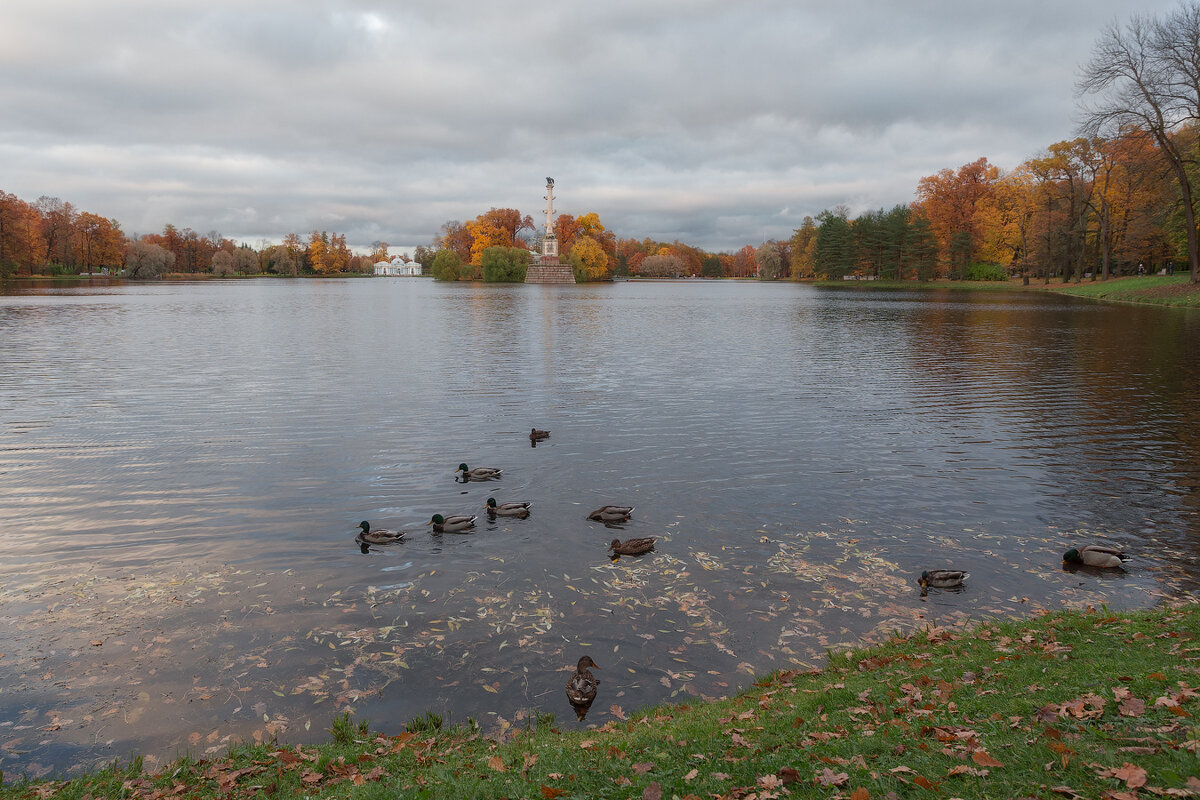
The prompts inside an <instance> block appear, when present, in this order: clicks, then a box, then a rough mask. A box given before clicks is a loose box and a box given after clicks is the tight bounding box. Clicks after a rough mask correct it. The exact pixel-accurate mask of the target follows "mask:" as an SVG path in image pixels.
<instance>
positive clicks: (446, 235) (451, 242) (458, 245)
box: [433, 219, 472, 261]
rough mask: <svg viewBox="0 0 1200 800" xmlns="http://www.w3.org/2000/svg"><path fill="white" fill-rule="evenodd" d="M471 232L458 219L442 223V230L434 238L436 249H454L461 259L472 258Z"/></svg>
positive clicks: (467, 259) (468, 259)
mask: <svg viewBox="0 0 1200 800" xmlns="http://www.w3.org/2000/svg"><path fill="white" fill-rule="evenodd" d="M471 245H472V237H471V232H470V231H469V230H467V227H466V226H465V225H463V224H462V223H461V222H459V221H458V220H453V219H452V220H450V221H448V222H446V223H444V224H443V225H442V232H441V234H439V235H438V236H437V238H436V239H434V243H433V246H434V248H435V250H452V251H453V252H454V253H455V255H457V256H458V258H459V260H460V261H470V260H471Z"/></svg>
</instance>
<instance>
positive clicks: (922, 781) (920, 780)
mask: <svg viewBox="0 0 1200 800" xmlns="http://www.w3.org/2000/svg"><path fill="white" fill-rule="evenodd" d="M913 783H915V784H916V785H917V786H920V787H921V788H922V789H928V790H929V791H931V792H932V791H933V790H934V789H936V788H937V785H936V784H935V783H934V782H933V781H931V780H929V778H926V777H925V776H924V775H918V776H917V777H915V778H913Z"/></svg>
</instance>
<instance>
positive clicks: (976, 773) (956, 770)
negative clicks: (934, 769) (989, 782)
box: [946, 764, 988, 778]
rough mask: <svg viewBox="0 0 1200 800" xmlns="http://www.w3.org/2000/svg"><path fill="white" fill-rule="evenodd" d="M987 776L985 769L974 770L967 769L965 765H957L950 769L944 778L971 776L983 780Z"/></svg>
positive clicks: (971, 768)
mask: <svg viewBox="0 0 1200 800" xmlns="http://www.w3.org/2000/svg"><path fill="white" fill-rule="evenodd" d="M987 774H988V771H987V770H986V769H975V768H974V767H968V766H967V765H966V764H959V765H957V766H954V767H951V768H950V771H949V772H947V773H946V777H948V778H949V777H951V776H953V775H971V776H972V777H975V778H983V777H986V776H987Z"/></svg>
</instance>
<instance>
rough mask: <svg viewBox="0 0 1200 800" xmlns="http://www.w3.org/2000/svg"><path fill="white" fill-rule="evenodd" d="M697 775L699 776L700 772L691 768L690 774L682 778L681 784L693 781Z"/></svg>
mask: <svg viewBox="0 0 1200 800" xmlns="http://www.w3.org/2000/svg"><path fill="white" fill-rule="evenodd" d="M699 774H700V770H698V769H694V768H693V769H692V770H691V771H690V772H688V774H686V775H684V776H683V782H684V783H688V782H689V781H694V780H695V779H696V776H697V775H699Z"/></svg>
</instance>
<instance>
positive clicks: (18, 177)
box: [0, 0, 1175, 250]
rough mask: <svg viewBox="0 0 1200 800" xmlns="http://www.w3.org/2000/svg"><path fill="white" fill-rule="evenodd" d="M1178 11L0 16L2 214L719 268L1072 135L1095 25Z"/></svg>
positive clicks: (643, 7) (97, 8)
mask: <svg viewBox="0 0 1200 800" xmlns="http://www.w3.org/2000/svg"><path fill="white" fill-rule="evenodd" d="M1174 5H1175V3H1174V2H1173V0H1170V1H1168V0H1161V1H1160V0H1148V2H1143V3H1138V4H1136V5H1135V4H1132V3H1129V2H1120V1H1119V0H1092V1H1090V2H1086V1H1085V0H1062V1H1061V2H1057V3H1045V2H1032V0H1018V1H1017V2H1009V3H1006V4H980V3H964V2H941V1H935V0H924V2H921V1H920V0H918V1H917V2H909V3H906V4H904V5H903V6H902V7H901V6H895V7H893V6H892V4H883V3H877V2H875V3H869V2H865V1H864V0H842V1H841V2H837V3H829V2H820V3H817V2H796V1H795V0H743V1H742V2H732V1H728V2H727V1H726V0H687V2H685V1H684V0H616V1H615V2H606V3H602V4H600V3H587V4H585V3H571V2H567V3H562V2H559V3H551V2H547V0H533V2H527V3H520V4H517V3H495V2H490V3H485V2H479V1H478V0H457V1H453V0H449V1H448V0H415V1H410V2H406V3H403V4H397V3H388V2H383V1H382V0H378V1H376V2H368V0H352V1H351V2H336V3H335V2H332V1H330V2H321V1H312V0H309V1H307V2H306V1H305V0H299V1H298V2H296V1H293V2H287V3H284V2H275V1H274V0H271V1H270V2H255V3H252V4H244V3H241V2H233V0H207V1H206V2H198V0H181V1H180V2H176V3H170V4H166V3H160V2H157V0H113V1H112V2H109V3H105V4H96V3H93V2H87V1H85V0H56V2H53V3H46V2H45V1H44V0H8V2H6V3H5V9H4V11H3V12H0V108H3V109H4V123H3V126H2V127H0V163H3V164H5V168H4V169H3V171H2V172H0V189H3V190H5V191H9V192H13V193H15V194H17V195H19V196H21V197H24V198H26V199H30V200H32V199H35V198H36V197H38V196H40V195H43V194H46V195H53V196H58V197H61V198H62V199H64V200H69V201H70V202H72V203H74V204H75V205H76V206H78V207H80V208H83V209H87V210H90V211H94V212H96V213H100V214H104V215H106V216H110V217H113V218H116V219H118V220H119V221H120V222H121V223H122V225H123V227H124V229H125V230H126V231H127V232H137V233H146V232H151V231H157V230H160V229H161V228H162V227H163V225H165V224H166V223H173V224H175V225H177V226H181V227H182V226H190V227H192V228H194V229H196V230H199V231H202V232H208V231H210V230H216V231H219V232H221V233H222V234H224V235H226V236H233V237H237V238H240V239H243V240H246V241H249V242H252V243H258V242H259V241H260V240H264V239H266V240H273V241H274V240H278V239H279V238H280V237H282V236H283V235H284V234H285V233H288V232H291V231H295V232H300V233H303V232H307V231H309V230H312V229H314V228H316V229H327V230H337V231H341V232H345V233H347V235H348V239H349V240H350V241H351V242H352V243H354V244H357V245H360V246H362V245H366V244H369V243H370V242H371V241H375V240H378V239H384V240H387V241H391V242H403V243H405V244H413V243H427V242H429V241H430V240H431V238H432V237H433V236H434V235H435V234H436V232H437V230H438V228H439V227H440V226H441V224H442V223H443V222H445V221H446V220H449V219H460V220H465V219H470V218H472V217H474V216H475V215H477V214H479V213H481V212H482V211H486V210H487V209H488V208H491V207H493V206H494V207H506V206H507V207H515V208H519V209H520V210H521V211H522V212H524V213H530V214H533V215H534V216H535V218H536V216H537V212H538V211H539V210H540V208H541V206H542V201H541V195H542V185H541V184H542V178H543V177H544V176H545V175H547V174H549V175H554V176H555V178H556V179H557V180H558V185H559V197H560V199H559V206H560V207H561V210H563V211H564V212H568V213H576V214H580V213H586V212H589V211H596V212H597V213H599V214H600V217H601V219H602V220H603V221H604V222H605V223H606V224H607V225H608V226H609V227H610V228H612V229H613V230H615V231H616V233H617V234H618V235H620V236H633V237H638V238H642V237H644V236H650V237H653V238H658V239H666V240H671V239H675V238H679V239H682V240H684V241H687V242H690V243H692V244H696V245H699V246H702V247H706V248H709V249H714V250H735V249H737V248H739V247H741V246H742V245H744V244H758V243H759V242H761V241H763V240H764V239H767V238H776V237H786V236H788V235H790V232H791V230H792V229H793V228H795V227H797V226H798V225H799V224H800V221H801V220H802V219H803V217H804V215H806V214H813V215H815V214H816V213H817V212H819V211H821V210H822V209H824V208H829V207H832V206H834V205H836V204H838V203H846V204H848V205H850V206H851V208H852V209H854V210H855V211H861V210H865V209H869V208H879V207H890V206H891V205H894V204H896V203H904V202H909V201H911V200H912V198H913V191H914V189H915V187H916V182H917V180H918V179H919V178H920V177H921V176H923V175H928V174H931V173H933V172H935V171H937V170H938V169H941V168H943V167H956V166H958V165H960V164H963V163H966V162H968V161H972V160H974V159H976V158H978V157H980V156H987V157H988V158H989V160H991V161H992V162H993V163H995V164H997V165H999V166H1001V167H1004V168H1011V167H1013V166H1016V164H1018V163H1019V162H1020V161H1022V160H1024V159H1026V158H1029V157H1031V156H1033V155H1035V154H1036V153H1037V152H1038V151H1039V150H1041V149H1042V148H1044V147H1046V146H1047V145H1049V144H1051V143H1053V142H1055V141H1058V140H1060V139H1065V138H1069V137H1071V136H1073V135H1074V130H1073V126H1072V115H1073V112H1074V99H1073V82H1074V77H1075V73H1076V70H1077V68H1078V66H1079V64H1080V63H1081V62H1082V61H1083V60H1085V59H1086V58H1087V56H1088V54H1089V53H1090V51H1091V47H1092V45H1093V43H1094V41H1095V38H1096V36H1097V35H1098V33H1099V32H1100V30H1101V29H1102V27H1103V26H1104V25H1106V24H1107V23H1109V22H1110V21H1111V20H1112V19H1114V18H1118V19H1124V18H1126V17H1128V16H1129V15H1130V14H1132V13H1135V12H1136V13H1160V12H1162V11H1165V10H1167V9H1169V8H1173V7H1174Z"/></svg>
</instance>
